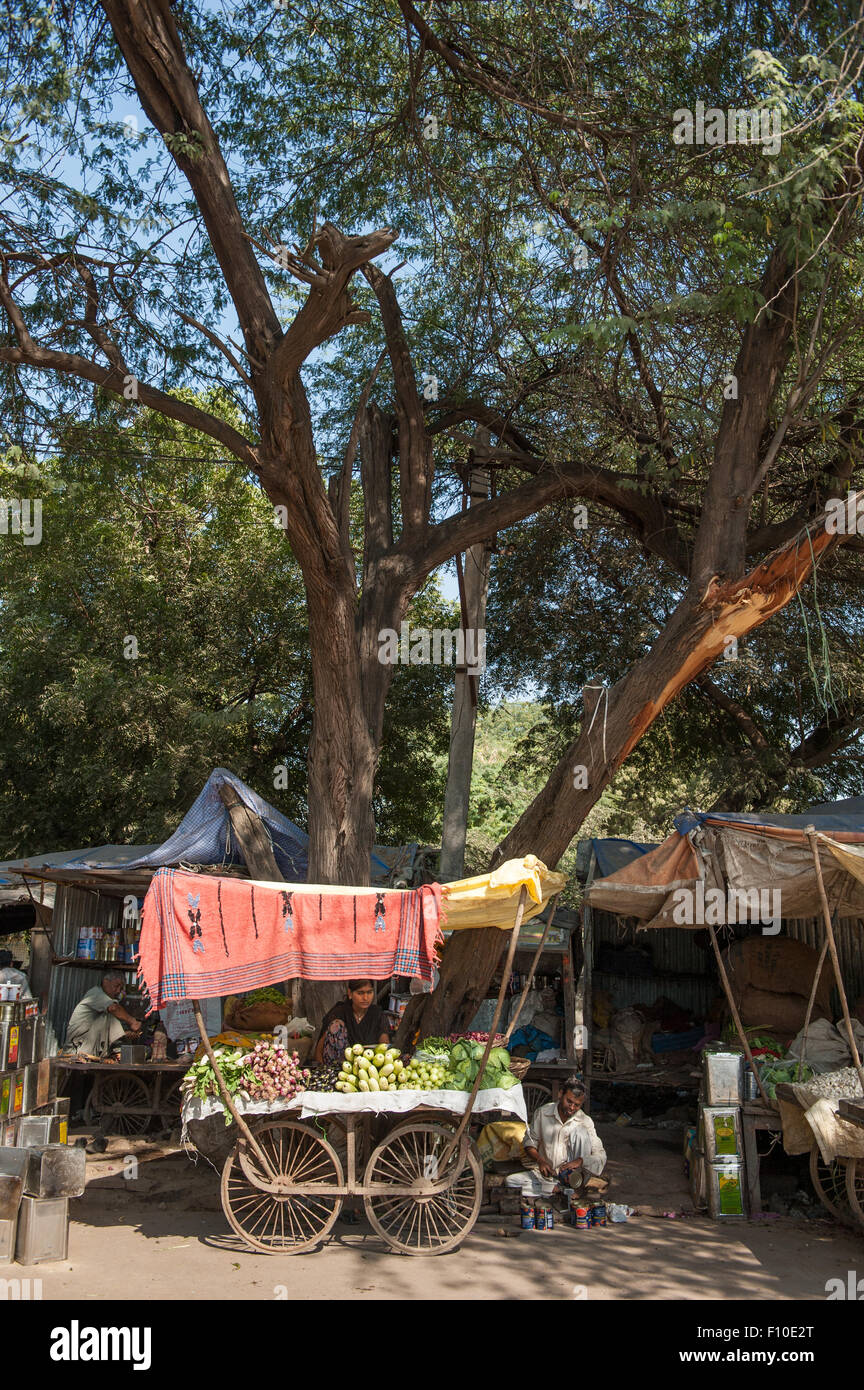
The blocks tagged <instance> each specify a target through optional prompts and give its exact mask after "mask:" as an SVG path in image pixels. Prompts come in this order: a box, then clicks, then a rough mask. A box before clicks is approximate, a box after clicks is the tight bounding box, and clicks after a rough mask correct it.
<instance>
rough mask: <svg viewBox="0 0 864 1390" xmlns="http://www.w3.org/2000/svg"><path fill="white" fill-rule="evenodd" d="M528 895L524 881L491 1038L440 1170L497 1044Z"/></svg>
mask: <svg viewBox="0 0 864 1390" xmlns="http://www.w3.org/2000/svg"><path fill="white" fill-rule="evenodd" d="M527 897H528V889H527V888H526V887H525V885H524V883H523V885H522V887H521V889H520V891H519V905H518V907H517V908H516V921H515V922H514V923H513V930H512V932H511V933H510V944H509V946H508V947H507V959H506V960H505V962H504V972H503V974H502V976H501V988H500V989H499V991H498V1003H497V1004H496V1005H495V1014H494V1017H493V1019H492V1022H491V1024H490V1026H489V1038H488V1041H487V1043H486V1048H485V1051H484V1053H483V1060H482V1061H481V1063H480V1067H479V1069H478V1071H477V1075H476V1076H475V1078H474V1085H473V1086H472V1087H471V1094H470V1095H469V1097H468V1102H467V1104H466V1106H465V1113H464V1115H463V1116H462V1119H461V1120H460V1121H459V1125H458V1127H457V1129H456V1133H455V1134H454V1135H453V1138H452V1139H451V1140H450V1143H449V1144H448V1145H447V1148H446V1149H445V1150H444V1153H443V1154H442V1156H441V1162H440V1163H439V1165H438V1168H439V1172H440V1170H441V1169H442V1168H446V1167H447V1164H448V1163H449V1161H450V1155H451V1154H452V1152H453V1150H454V1149H455V1148H456V1145H457V1144H458V1143H459V1140H460V1139H461V1138H462V1135H463V1134H464V1133H465V1130H466V1129H467V1128H468V1124H469V1122H470V1120H471V1109H472V1106H473V1105H474V1101H475V1099H476V1097H477V1092H478V1091H479V1090H480V1082H481V1081H482V1080H483V1073H484V1071H485V1070H486V1063H487V1062H488V1061H489V1053H490V1052H491V1051H492V1048H493V1047H494V1046H495V1034H496V1032H497V1031H498V1023H499V1021H500V1019H501V1010H502V1008H503V1007H504V995H505V994H506V992H507V985H508V984H509V982H510V973H511V971H512V969H513V957H514V956H515V954H516V943H517V941H518V940H519V930H520V928H521V926H522V917H523V915H524V913H525V900H526V898H527Z"/></svg>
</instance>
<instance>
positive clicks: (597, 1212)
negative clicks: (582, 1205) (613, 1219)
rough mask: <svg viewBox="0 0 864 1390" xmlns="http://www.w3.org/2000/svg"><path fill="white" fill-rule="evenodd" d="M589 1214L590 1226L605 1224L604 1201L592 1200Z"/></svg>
mask: <svg viewBox="0 0 864 1390" xmlns="http://www.w3.org/2000/svg"><path fill="white" fill-rule="evenodd" d="M590 1215H591V1225H592V1226H605V1225H606V1203H605V1202H594V1203H593V1205H592V1207H591V1212H590Z"/></svg>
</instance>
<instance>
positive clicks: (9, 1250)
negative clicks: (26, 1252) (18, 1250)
mask: <svg viewBox="0 0 864 1390" xmlns="http://www.w3.org/2000/svg"><path fill="white" fill-rule="evenodd" d="M17 1226H18V1218H17V1216H16V1218H15V1220H14V1221H0V1265H11V1263H12V1261H13V1260H14V1258H15V1234H16V1229H17Z"/></svg>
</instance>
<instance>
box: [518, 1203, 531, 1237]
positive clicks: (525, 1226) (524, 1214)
mask: <svg viewBox="0 0 864 1390" xmlns="http://www.w3.org/2000/svg"><path fill="white" fill-rule="evenodd" d="M519 1222H520V1225H521V1227H522V1230H523V1231H533V1230H534V1203H533V1201H532V1200H531V1198H530V1197H523V1198H522V1201H521V1202H520V1203H519Z"/></svg>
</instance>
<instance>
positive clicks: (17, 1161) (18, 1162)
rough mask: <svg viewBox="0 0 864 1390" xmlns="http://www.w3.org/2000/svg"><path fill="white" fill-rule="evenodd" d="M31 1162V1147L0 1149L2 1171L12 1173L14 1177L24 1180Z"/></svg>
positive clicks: (0, 1168)
mask: <svg viewBox="0 0 864 1390" xmlns="http://www.w3.org/2000/svg"><path fill="white" fill-rule="evenodd" d="M29 1163H30V1151H29V1149H19V1148H14V1149H13V1148H6V1149H0V1173H11V1174H12V1176H13V1177H16V1178H21V1180H22V1182H23V1180H24V1178H25V1177H26V1175H27V1168H28V1166H29Z"/></svg>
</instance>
